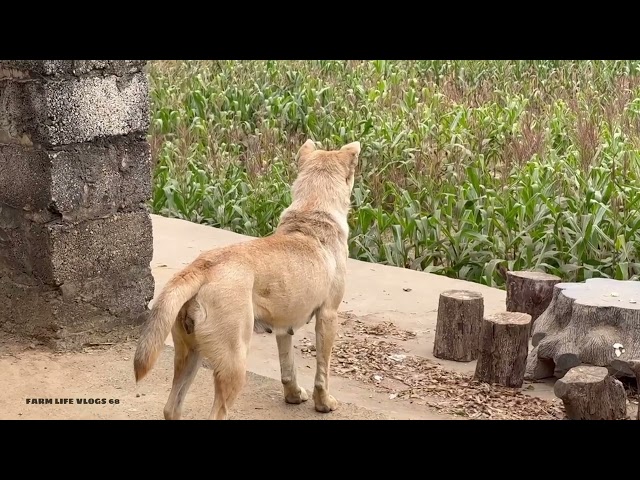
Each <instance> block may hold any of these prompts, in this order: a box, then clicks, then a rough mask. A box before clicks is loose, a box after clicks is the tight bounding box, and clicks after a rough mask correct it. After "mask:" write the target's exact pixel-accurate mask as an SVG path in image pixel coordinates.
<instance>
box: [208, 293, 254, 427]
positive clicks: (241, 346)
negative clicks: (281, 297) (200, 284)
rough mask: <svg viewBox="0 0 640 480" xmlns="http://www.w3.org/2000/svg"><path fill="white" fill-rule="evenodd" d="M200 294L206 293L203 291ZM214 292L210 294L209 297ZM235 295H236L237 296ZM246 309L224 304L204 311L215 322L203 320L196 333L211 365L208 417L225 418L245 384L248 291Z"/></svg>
mask: <svg viewBox="0 0 640 480" xmlns="http://www.w3.org/2000/svg"><path fill="white" fill-rule="evenodd" d="M203 294H206V292H204V291H203ZM213 296H214V295H213V294H211V295H210V297H213ZM238 296H239V295H238ZM247 297H249V299H248V301H247V302H246V303H247V307H246V309H244V310H243V309H242V308H241V307H240V308H238V305H234V304H232V303H228V304H226V305H224V306H220V307H218V308H216V305H210V306H209V307H208V308H207V310H208V311H210V312H215V313H212V314H211V315H212V318H215V321H213V322H211V323H207V327H206V332H205V331H204V329H203V331H202V334H201V335H200V336H199V345H200V351H201V353H202V354H203V355H204V356H205V357H206V358H207V360H209V362H210V363H211V366H212V368H213V381H214V384H215V397H214V401H213V408H212V409H211V414H210V415H209V419H210V420H226V419H227V418H228V417H229V412H230V411H231V408H232V407H233V404H234V402H235V401H236V399H237V398H238V396H239V394H240V391H241V390H242V388H243V387H244V385H245V383H246V379H247V377H246V375H247V355H248V353H249V346H250V342H251V337H252V334H253V322H254V316H253V308H252V307H251V304H250V298H251V297H250V293H249V294H248V295H247Z"/></svg>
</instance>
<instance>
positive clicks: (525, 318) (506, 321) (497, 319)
mask: <svg viewBox="0 0 640 480" xmlns="http://www.w3.org/2000/svg"><path fill="white" fill-rule="evenodd" d="M485 320H486V321H488V322H491V323H495V324H498V325H528V324H529V323H531V315H529V314H528V313H522V312H496V313H494V314H492V315H487V317H486V318H485Z"/></svg>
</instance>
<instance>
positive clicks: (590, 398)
mask: <svg viewBox="0 0 640 480" xmlns="http://www.w3.org/2000/svg"><path fill="white" fill-rule="evenodd" d="M553 393H554V394H555V395H556V397H558V398H559V399H560V400H562V403H563V404H564V409H565V413H566V415H567V418H569V419H570V420H624V419H626V418H627V392H625V390H624V385H622V382H621V381H620V380H618V379H616V378H615V377H614V376H612V375H610V374H609V372H608V370H607V369H606V368H605V367H594V366H590V365H582V366H579V367H574V368H572V369H570V370H569V371H568V372H567V374H566V375H565V376H564V377H562V378H561V379H560V380H558V381H557V382H556V384H555V385H554V387H553Z"/></svg>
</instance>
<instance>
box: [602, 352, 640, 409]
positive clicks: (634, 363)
mask: <svg viewBox="0 0 640 480" xmlns="http://www.w3.org/2000/svg"><path fill="white" fill-rule="evenodd" d="M612 371H613V372H612ZM609 373H610V374H612V375H616V374H619V373H622V374H623V376H627V377H635V378H636V390H637V391H640V359H632V360H618V359H615V360H612V361H611V368H610V369H609ZM636 418H637V420H640V403H639V404H638V414H637V416H636Z"/></svg>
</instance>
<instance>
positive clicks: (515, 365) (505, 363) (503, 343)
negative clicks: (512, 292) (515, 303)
mask: <svg viewBox="0 0 640 480" xmlns="http://www.w3.org/2000/svg"><path fill="white" fill-rule="evenodd" d="M530 324H531V315H529V314H528V313H521V312H498V313H496V314H494V315H490V316H487V317H486V318H485V319H484V321H483V322H482V329H481V332H480V351H479V355H478V363H477V364H476V371H475V375H474V379H475V380H477V381H479V382H484V383H489V384H498V385H502V386H505V387H510V388H520V387H522V384H523V383H524V371H525V367H526V363H527V352H528V350H529V326H530Z"/></svg>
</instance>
